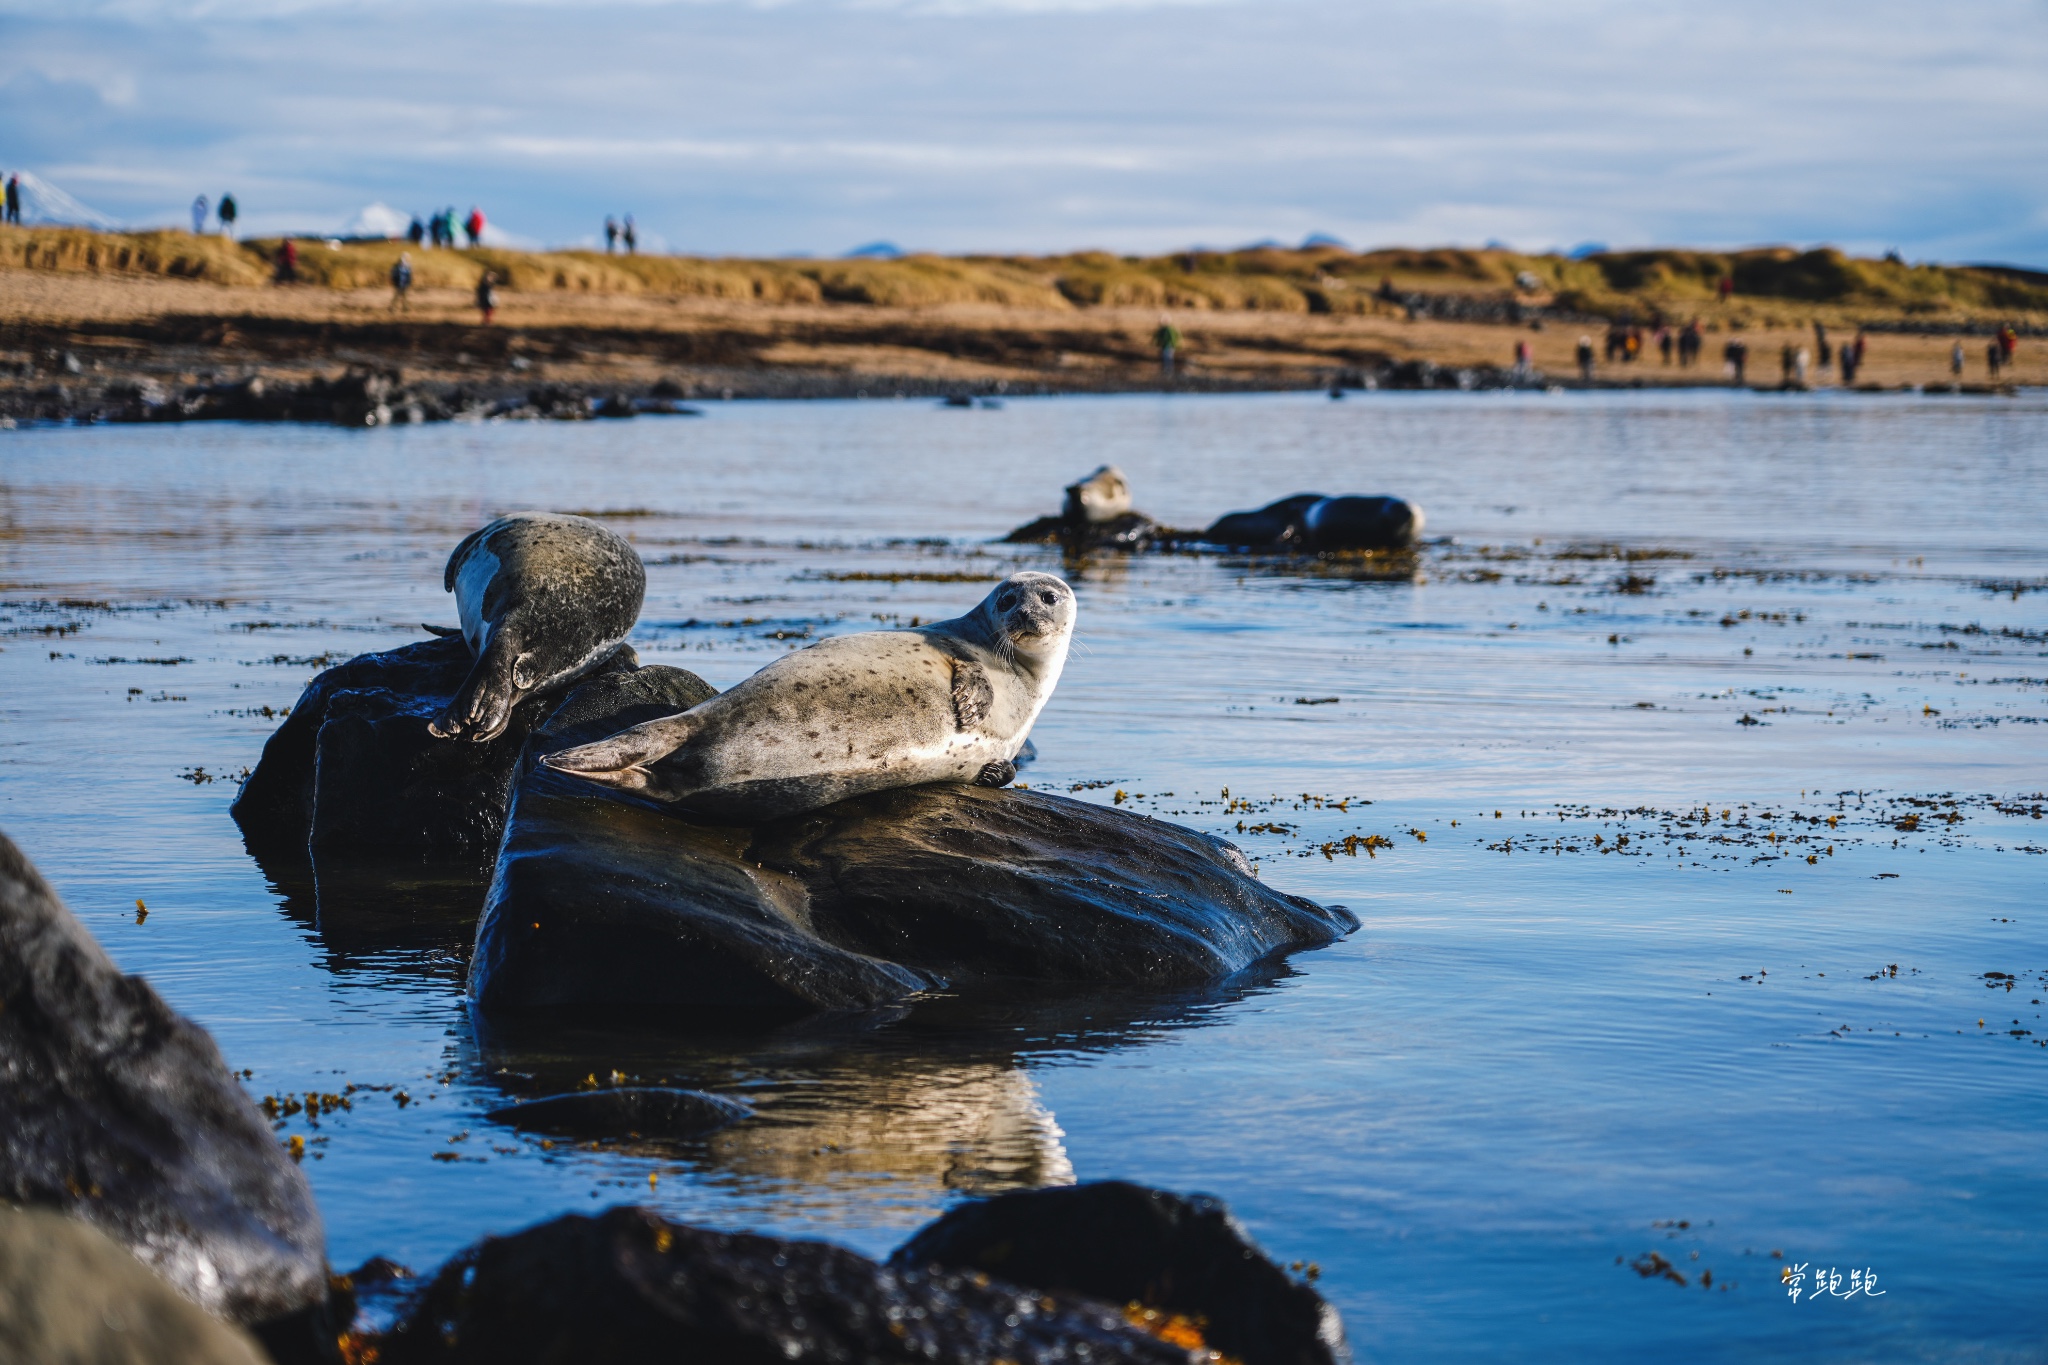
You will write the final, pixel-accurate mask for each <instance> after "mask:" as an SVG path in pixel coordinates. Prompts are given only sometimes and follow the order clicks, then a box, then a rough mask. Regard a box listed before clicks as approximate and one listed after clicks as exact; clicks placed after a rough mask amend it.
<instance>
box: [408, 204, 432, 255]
mask: <svg viewBox="0 0 2048 1365" xmlns="http://www.w3.org/2000/svg"><path fill="white" fill-rule="evenodd" d="M426 237H427V225H426V224H425V223H422V222H421V221H420V216H419V215H418V214H417V213H415V214H414V215H413V216H412V222H411V223H409V224H407V225H406V229H405V240H406V241H408V242H411V243H412V248H413V250H414V251H418V250H419V248H420V243H421V242H423V241H425V240H426Z"/></svg>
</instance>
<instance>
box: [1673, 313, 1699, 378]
mask: <svg viewBox="0 0 2048 1365" xmlns="http://www.w3.org/2000/svg"><path fill="white" fill-rule="evenodd" d="M1705 340H1706V338H1705V337H1703V336H1701V335H1700V320H1699V319H1698V318H1694V319H1692V321H1690V322H1688V323H1686V324H1685V330H1684V331H1682V332H1680V333H1679V334H1678V368H1679V369H1681V370H1685V369H1690V368H1692V365H1693V362H1694V361H1696V360H1698V359H1699V358H1700V346H1701V345H1702V344H1703V343H1704V342H1705Z"/></svg>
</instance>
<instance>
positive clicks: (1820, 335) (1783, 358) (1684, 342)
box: [1515, 318, 2010, 388]
mask: <svg viewBox="0 0 2048 1365" xmlns="http://www.w3.org/2000/svg"><path fill="white" fill-rule="evenodd" d="M2007 330H2010V329H2009V328H2008V329H2007ZM1606 340H1607V346H1606V355H1605V360H1606V363H1607V364H1609V365H1612V364H1614V363H1615V362H1616V361H1620V362H1621V363H1623V364H1632V363H1633V362H1635V361H1636V360H1638V359H1639V358H1641V356H1642V355H1643V353H1644V352H1645V351H1646V350H1647V349H1648V347H1649V346H1655V347H1656V348H1657V351H1658V353H1659V354H1660V355H1661V356H1662V357H1663V360H1664V363H1665V364H1666V365H1669V364H1671V363H1672V361H1673V359H1674V358H1675V359H1676V360H1677V363H1678V366H1679V368H1680V369H1690V368H1691V367H1692V366H1693V365H1694V364H1696V363H1698V361H1699V357H1700V350H1701V348H1702V347H1703V346H1704V345H1705V344H1706V336H1705V334H1704V332H1703V331H1702V329H1701V327H1700V321H1699V319H1698V318H1694V319H1692V320H1691V321H1690V322H1688V323H1686V324H1685V326H1684V327H1682V328H1679V329H1677V330H1676V331H1674V330H1673V329H1672V328H1670V327H1668V326H1665V325H1663V324H1661V323H1660V324H1658V325H1657V326H1656V327H1655V328H1654V329H1653V331H1652V332H1651V333H1650V335H1649V336H1648V338H1647V339H1646V338H1645V336H1644V333H1643V329H1642V328H1641V327H1639V326H1636V325H1635V324H1633V323H1627V322H1617V323H1615V324H1613V325H1612V326H1610V327H1609V328H1608V329H1607V338H1606ZM1813 340H1814V345H1813V349H1812V350H1808V349H1807V348H1806V347H1804V346H1800V345H1797V344H1796V343H1793V342H1789V341H1788V342H1786V343H1785V344H1784V346H1783V347H1781V348H1780V350H1779V356H1778V360H1779V368H1780V369H1781V370H1782V371H1783V374H1782V381H1783V383H1784V384H1785V385H1786V387H1788V388H1803V387H1804V386H1805V385H1806V384H1807V382H1808V373H1809V371H1810V370H1811V369H1812V368H1813V365H1814V362H1815V356H1816V354H1817V355H1818V358H1819V365H1820V368H1821V369H1823V370H1825V369H1828V368H1829V367H1831V366H1833V365H1835V364H1836V363H1837V362H1839V363H1840V365H1841V375H1842V383H1844V384H1854V383H1855V382H1856V372H1857V371H1858V370H1859V369H1861V368H1862V367H1863V351H1864V347H1865V346H1866V345H1867V344H1868V343H1867V338H1866V336H1865V334H1864V333H1863V331H1862V330H1861V329H1858V330H1857V333H1856V337H1855V339H1854V340H1853V341H1847V342H1844V343H1842V344H1841V345H1840V346H1839V347H1838V346H1836V345H1834V344H1833V343H1832V342H1830V341H1829V339H1828V329H1827V325H1826V324H1825V323H1820V322H1816V323H1814V324H1813ZM1646 341H1647V344H1646ZM1961 353H1962V352H1961V348H1960V347H1958V348H1957V351H1956V354H1957V355H1958V356H1960V355H1961ZM1575 358H1576V359H1577V361H1578V366H1579V379H1580V381H1581V382H1582V383H1587V384H1590V383H1592V382H1593V362H1594V351H1593V338H1592V337H1590V336H1581V337H1580V338H1579V344H1578V348H1577V354H1576V357H1575ZM1956 363H1957V365H1958V366H1960V364H1961V362H1960V361H1959V360H1958V361H1957V362H1956ZM1721 364H1722V368H1723V369H1724V370H1725V371H1726V373H1727V375H1728V377H1729V378H1730V379H1731V380H1733V381H1734V382H1735V383H1737V384H1741V383H1745V382H1747V380H1748V374H1749V343H1748V342H1747V341H1745V340H1743V338H1741V337H1740V336H1731V337H1730V338H1728V340H1727V341H1725V342H1723V343H1722V346H1721ZM1528 365H1529V350H1528V343H1527V342H1518V343H1517V344H1516V346H1515V367H1516V370H1517V372H1521V371H1523V370H1526V369H1527V368H1528ZM1958 372H1960V370H1959V371H1958Z"/></svg>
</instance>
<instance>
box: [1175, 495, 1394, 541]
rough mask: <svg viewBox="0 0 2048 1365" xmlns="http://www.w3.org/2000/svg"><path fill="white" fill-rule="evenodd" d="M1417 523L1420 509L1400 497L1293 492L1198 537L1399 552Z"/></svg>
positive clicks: (1220, 520) (1218, 521)
mask: <svg viewBox="0 0 2048 1365" xmlns="http://www.w3.org/2000/svg"><path fill="white" fill-rule="evenodd" d="M1422 525H1423V516H1422V509H1421V508H1420V507H1417V506H1416V505H1415V504H1414V503H1411V502H1405V501H1403V500H1402V499H1400V498H1390V497H1356V496H1348V495H1347V496H1344V497H1336V498H1332V497H1327V496H1325V495H1324V494H1321V493H1297V494H1295V495H1294V496H1293V497H1291V498H1282V499H1281V500H1280V501H1278V502H1274V503H1268V504H1267V505H1266V506H1264V507H1261V508H1259V509H1258V510H1257V511H1256V512H1231V513H1228V514H1226V515H1224V516H1221V517H1218V518H1217V519H1216V522H1215V524H1214V525H1212V526H1210V527H1209V529H1208V530H1206V531H1204V532H1202V537H1201V538H1202V539H1203V540H1204V541H1206V542H1208V543H1209V544H1211V545H1228V546H1231V547H1233V548H1236V549H1252V550H1282V551H1303V550H1306V551H1311V552H1314V551H1323V550H1402V549H1407V548H1408V547H1409V546H1411V545H1413V544H1414V543H1415V541H1416V539H1417V537H1419V536H1420V535H1421V534H1422Z"/></svg>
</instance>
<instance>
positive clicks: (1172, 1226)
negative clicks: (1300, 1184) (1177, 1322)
mask: <svg viewBox="0 0 2048 1365" xmlns="http://www.w3.org/2000/svg"><path fill="white" fill-rule="evenodd" d="M889 1264H890V1265H892V1266H896V1267H899V1268H908V1267H915V1266H948V1267H952V1268H954V1269H966V1270H980V1271H984V1272H986V1273H987V1274H990V1275H993V1276H997V1277H999V1278H1001V1279H1005V1280H1008V1281H1010V1282H1011V1283H1013V1284H1018V1285H1024V1286H1027V1287H1029V1288H1032V1289H1043V1290H1046V1291H1048V1292H1050V1293H1055V1294H1065V1295H1079V1296H1082V1297H1086V1298H1092V1299H1100V1300H1103V1301H1105V1302H1108V1303H1140V1304H1143V1305H1145V1306H1146V1307H1148V1308H1152V1309H1157V1310H1160V1311H1163V1312H1165V1313H1169V1314H1175V1315H1179V1316H1182V1317H1187V1318H1193V1319H1200V1320H1202V1321H1204V1322H1205V1323H1206V1326H1205V1328H1204V1329H1203V1337H1204V1339H1205V1340H1206V1341H1207V1342H1208V1344H1209V1345H1210V1346H1212V1347H1214V1348H1215V1349H1216V1350H1219V1351H1221V1352H1223V1354H1225V1355H1226V1356H1231V1357H1234V1358H1236V1359H1237V1360H1240V1361H1242V1362H1244V1365H1339V1362H1343V1361H1347V1360H1349V1359H1350V1352H1349V1349H1348V1348H1347V1347H1346V1345H1345V1341H1344V1327H1343V1324H1342V1323H1341V1322H1340V1321H1339V1320H1338V1318H1337V1313H1336V1310H1335V1309H1333V1308H1331V1307H1330V1305H1329V1304H1327V1303H1325V1302H1324V1301H1323V1298H1322V1296H1321V1295H1320V1294H1318V1293H1316V1291H1315V1290H1313V1289H1311V1288H1310V1287H1309V1286H1308V1285H1306V1284H1302V1283H1300V1282H1298V1281H1295V1280H1292V1279H1289V1278H1288V1277H1287V1275H1286V1273H1285V1272H1284V1271H1282V1270H1281V1269H1280V1267H1279V1266H1277V1265H1275V1264H1273V1262H1272V1261H1270V1260H1268V1259H1267V1258H1266V1256H1265V1255H1264V1253H1262V1252H1260V1251H1259V1249H1258V1248H1257V1247H1256V1246H1254V1245H1253V1244H1252V1242H1251V1240H1250V1238H1248V1237H1247V1236H1246V1235H1245V1232H1244V1229H1243V1228H1241V1227H1240V1226H1238V1223H1237V1220H1236V1219H1235V1218H1232V1217H1231V1216H1230V1211H1229V1210H1228V1209H1227V1208H1225V1207H1224V1206H1223V1204H1222V1203H1221V1202H1220V1201H1218V1200H1215V1199H1210V1198H1207V1197H1205V1196H1201V1195H1196V1196H1193V1197H1188V1196H1184V1195H1178V1194H1171V1193H1168V1192H1167V1191H1165V1190H1154V1189H1147V1188H1146V1187H1144V1186H1142V1185H1132V1184H1127V1183H1125V1182H1123V1181H1120V1180H1106V1181H1101V1182H1099V1183H1095V1184H1088V1185H1073V1186H1069V1187H1067V1188H1065V1189H1050V1190H1026V1191H1020V1192H1018V1193H1015V1194H1005V1195H999V1196H997V1197H996V1198H994V1199H991V1200H988V1201H987V1202H985V1203H979V1204H967V1205H964V1206H962V1207H960V1208H957V1209H955V1210H953V1211H952V1212H951V1213H948V1214H947V1215H946V1216H945V1217H943V1218H941V1219H939V1220H938V1221H937V1222H936V1223H933V1224H932V1225H931V1226H929V1227H927V1228H925V1229H924V1230H923V1231H922V1232H920V1233H918V1234H917V1235H916V1236H915V1237H913V1238H911V1239H910V1240H909V1241H908V1242H906V1243H904V1244H903V1246H902V1247H900V1248H899V1249H898V1250H897V1251H896V1253H895V1255H893V1256H891V1257H890V1258H889Z"/></svg>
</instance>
